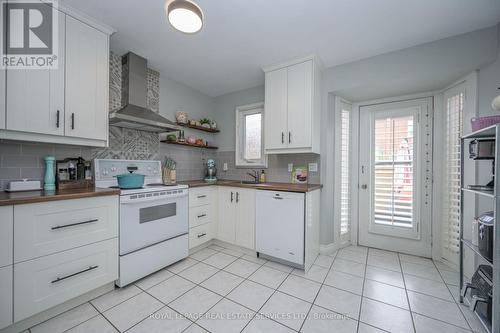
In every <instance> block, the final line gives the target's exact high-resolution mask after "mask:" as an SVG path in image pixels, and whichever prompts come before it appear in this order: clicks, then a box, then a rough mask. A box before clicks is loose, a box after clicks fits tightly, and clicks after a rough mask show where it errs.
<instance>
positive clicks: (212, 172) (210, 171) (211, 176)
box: [205, 158, 217, 183]
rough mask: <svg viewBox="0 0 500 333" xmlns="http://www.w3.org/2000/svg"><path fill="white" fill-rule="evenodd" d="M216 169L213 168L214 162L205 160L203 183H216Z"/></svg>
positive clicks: (210, 159)
mask: <svg viewBox="0 0 500 333" xmlns="http://www.w3.org/2000/svg"><path fill="white" fill-rule="evenodd" d="M216 175H217V168H215V160H214V159H212V158H209V159H208V160H207V167H206V170H205V181H206V182H208V183H214V182H216V181H217V177H216Z"/></svg>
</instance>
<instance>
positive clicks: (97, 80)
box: [65, 16, 109, 140]
mask: <svg viewBox="0 0 500 333" xmlns="http://www.w3.org/2000/svg"><path fill="white" fill-rule="evenodd" d="M108 58H109V45H108V36H107V35H106V34H104V33H102V32H101V31H99V30H97V29H94V28H92V27H91V26H89V25H87V24H85V23H83V22H81V21H79V20H77V19H75V18H73V17H71V16H66V103H65V104H66V108H65V109H66V124H65V134H66V136H71V137H78V138H85V139H97V140H107V136H108V126H107V124H108V71H109V69H108V63H109V59H108Z"/></svg>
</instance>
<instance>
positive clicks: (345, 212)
mask: <svg viewBox="0 0 500 333" xmlns="http://www.w3.org/2000/svg"><path fill="white" fill-rule="evenodd" d="M340 117H341V129H340V132H341V133H340V135H341V143H340V158H341V160H340V172H341V176H340V177H341V179H340V234H341V235H345V234H347V233H348V232H349V229H350V224H351V223H350V219H351V217H350V211H351V202H350V196H351V191H350V186H349V181H350V172H349V171H350V170H349V169H350V168H351V159H350V158H349V152H350V146H349V144H350V143H349V133H350V111H349V110H344V109H342V111H341V116H340Z"/></svg>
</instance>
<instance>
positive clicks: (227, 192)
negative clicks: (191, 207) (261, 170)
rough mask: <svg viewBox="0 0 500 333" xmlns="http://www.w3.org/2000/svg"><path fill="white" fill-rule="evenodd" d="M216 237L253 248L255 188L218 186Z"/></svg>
mask: <svg viewBox="0 0 500 333" xmlns="http://www.w3.org/2000/svg"><path fill="white" fill-rule="evenodd" d="M217 239H219V240H221V241H224V242H228V243H231V244H235V245H238V246H242V247H245V248H248V249H255V190H253V189H244V188H237V187H219V221H218V226H217Z"/></svg>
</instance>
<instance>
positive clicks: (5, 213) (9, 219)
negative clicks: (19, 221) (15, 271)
mask: <svg viewBox="0 0 500 333" xmlns="http://www.w3.org/2000/svg"><path fill="white" fill-rule="evenodd" d="M13 212H14V208H13V206H2V207H0V267H4V266H7V265H12V247H13V245H12V244H13V238H14V231H13V229H14V215H13V214H14V213H13Z"/></svg>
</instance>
